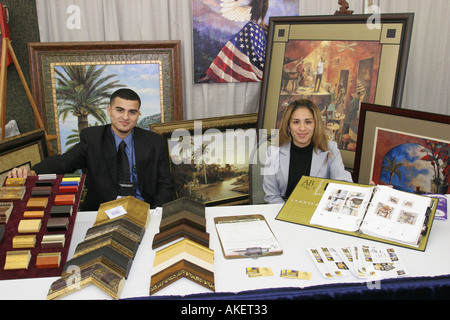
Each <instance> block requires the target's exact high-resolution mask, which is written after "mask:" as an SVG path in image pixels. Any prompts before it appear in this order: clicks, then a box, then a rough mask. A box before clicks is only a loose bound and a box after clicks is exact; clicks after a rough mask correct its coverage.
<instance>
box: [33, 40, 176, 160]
mask: <svg viewBox="0 0 450 320" xmlns="http://www.w3.org/2000/svg"><path fill="white" fill-rule="evenodd" d="M180 46H181V43H180V41H158V42H156V41H155V42H141V41H138V42H83V43H77V42H49V43H29V44H28V52H29V58H30V72H31V89H32V90H31V91H32V94H33V97H34V100H35V102H36V105H37V107H38V109H39V113H40V116H41V118H42V119H43V121H44V125H45V128H46V130H47V133H48V135H49V137H52V138H53V139H52V140H51V143H52V147H53V150H54V151H55V153H56V154H58V153H63V152H64V151H65V150H67V149H69V148H70V147H71V146H72V145H73V144H75V143H76V142H78V133H79V131H81V130H82V129H84V128H85V127H87V126H95V125H102V124H107V123H109V118H108V116H107V111H106V107H107V106H108V105H109V97H110V95H111V94H112V93H113V92H114V91H115V90H117V89H119V88H124V87H127V88H130V89H132V90H134V91H136V93H137V94H138V95H139V96H140V98H141V109H140V118H139V122H138V126H139V127H143V128H148V126H149V125H150V124H152V123H161V122H169V121H175V120H182V119H183V101H182V77H181V63H180ZM49 139H50V138H49Z"/></svg>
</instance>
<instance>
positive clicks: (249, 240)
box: [214, 215, 283, 259]
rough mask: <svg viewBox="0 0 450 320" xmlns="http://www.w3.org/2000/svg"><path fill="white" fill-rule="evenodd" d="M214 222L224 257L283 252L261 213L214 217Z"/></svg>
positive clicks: (249, 256)
mask: <svg viewBox="0 0 450 320" xmlns="http://www.w3.org/2000/svg"><path fill="white" fill-rule="evenodd" d="M214 224H215V227H216V230H217V234H218V237H219V241H220V244H221V246H222V251H223V254H224V256H225V258H226V259H233V258H258V257H262V256H267V255H279V254H282V253H283V250H282V248H281V246H280V244H279V242H278V240H277V239H276V237H275V235H274V233H273V232H272V230H271V229H270V227H269V224H268V223H267V221H266V219H265V218H264V216H263V215H241V216H229V217H216V218H214Z"/></svg>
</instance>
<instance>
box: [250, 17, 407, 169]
mask: <svg viewBox="0 0 450 320" xmlns="http://www.w3.org/2000/svg"><path fill="white" fill-rule="evenodd" d="M369 18H370V16H369V15H348V16H303V17H272V18H271V19H270V24H269V41H268V47H267V52H266V65H265V70H264V79H263V87H262V91H261V99H260V108H259V118H258V128H259V129H265V130H266V133H267V134H268V135H273V133H272V130H276V129H277V128H278V126H279V121H280V120H281V118H282V116H283V113H284V110H285V108H286V107H287V105H289V104H290V103H291V102H292V101H295V100H298V99H307V100H311V101H313V102H314V103H315V104H316V105H317V106H318V107H319V109H320V110H321V113H322V119H323V121H324V122H325V124H326V127H327V131H328V136H329V139H330V140H333V141H336V142H337V143H338V146H339V149H340V150H341V154H342V156H343V159H344V164H345V166H346V167H347V168H353V162H354V156H355V149H356V141H357V137H358V113H359V107H360V105H361V103H374V104H378V105H384V106H389V107H400V105H401V101H402V93H403V86H404V79H405V73H406V66H407V61H408V53H409V44H410V39H411V30H412V23H413V14H381V15H380V24H379V25H378V26H377V27H378V28H377V27H374V26H373V25H371V24H369V23H368V21H369Z"/></svg>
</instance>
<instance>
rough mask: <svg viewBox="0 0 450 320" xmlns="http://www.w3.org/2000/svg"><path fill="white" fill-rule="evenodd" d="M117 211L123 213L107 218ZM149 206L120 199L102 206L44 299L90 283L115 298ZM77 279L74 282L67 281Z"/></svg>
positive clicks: (127, 270)
mask: <svg viewBox="0 0 450 320" xmlns="http://www.w3.org/2000/svg"><path fill="white" fill-rule="evenodd" d="M117 208H120V210H121V211H123V212H124V214H122V215H120V216H117V217H115V218H110V212H111V211H114V210H116V209H117ZM149 209H150V206H149V204H147V203H145V202H143V201H140V200H139V199H136V198H134V197H124V198H120V199H117V200H113V201H110V202H106V203H104V204H102V205H101V206H100V208H99V210H98V212H97V218H96V221H95V223H94V225H93V226H92V227H91V228H89V229H88V230H87V232H86V236H85V238H84V241H83V242H81V243H79V244H78V245H77V247H76V249H75V253H74V255H73V258H72V259H71V260H69V261H67V263H66V264H65V265H64V270H63V272H62V274H61V278H60V279H58V280H56V281H55V282H53V283H52V285H51V286H50V289H49V292H48V294H47V299H49V300H53V299H60V298H62V297H64V296H66V295H69V294H71V293H73V292H75V291H78V290H80V289H82V288H84V287H86V286H89V285H91V284H93V285H95V286H97V287H99V288H100V289H101V290H103V291H104V292H105V293H107V294H108V295H109V296H111V297H112V298H114V299H119V298H120V294H121V291H122V288H123V285H124V284H125V280H126V278H127V277H128V274H129V272H130V269H131V266H132V262H133V259H134V256H135V254H136V251H137V250H138V248H139V244H140V243H141V241H142V238H143V236H144V233H145V228H146V227H147V224H148V220H149V216H150V215H149ZM74 274H76V275H77V276H78V277H77V283H76V284H71V282H70V281H69V279H74Z"/></svg>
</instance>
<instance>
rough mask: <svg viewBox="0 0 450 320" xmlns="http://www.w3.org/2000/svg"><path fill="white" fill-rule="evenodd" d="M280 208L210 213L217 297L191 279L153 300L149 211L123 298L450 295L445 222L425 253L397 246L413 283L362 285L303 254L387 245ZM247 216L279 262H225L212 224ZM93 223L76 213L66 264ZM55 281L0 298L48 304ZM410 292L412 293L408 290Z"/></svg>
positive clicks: (88, 215)
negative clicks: (273, 246)
mask: <svg viewBox="0 0 450 320" xmlns="http://www.w3.org/2000/svg"><path fill="white" fill-rule="evenodd" d="M281 207H282V206H281V205H253V206H233V207H209V208H206V218H207V232H209V234H210V248H211V249H213V250H214V251H215V258H214V259H215V262H214V268H215V272H214V274H215V288H216V291H215V292H212V291H209V290H208V289H206V288H204V287H202V286H200V285H198V284H196V283H194V282H192V281H190V280H188V279H186V278H182V279H180V280H178V281H176V282H175V283H173V284H171V285H169V286H167V287H165V288H164V289H162V290H160V291H158V292H157V293H156V294H155V295H152V296H150V297H149V285H150V275H151V270H152V265H153V259H154V257H155V251H154V250H153V249H152V240H153V237H154V235H155V234H156V233H158V228H159V223H160V221H161V213H160V212H159V211H152V213H151V220H150V222H149V225H148V227H147V230H146V233H145V236H144V238H143V241H142V243H141V245H140V246H139V249H138V252H137V254H136V256H135V259H134V262H133V265H132V268H131V271H130V274H129V277H128V279H127V280H126V283H125V286H124V288H123V291H122V294H121V296H120V298H121V299H127V298H141V299H146V298H150V299H168V298H170V299H174V298H181V297H183V298H193V299H215V298H225V299H230V298H233V297H234V298H242V299H254V298H261V299H270V298H271V297H273V298H276V297H281V298H284V297H289V296H290V295H291V296H293V297H299V296H301V295H302V294H303V293H307V292H311V294H318V292H322V293H325V294H327V292H329V290H336V289H342V290H355V292H356V291H361V290H366V289H368V288H369V289H370V288H372V290H380V289H386V288H388V287H389V286H391V285H392V284H393V283H394V284H395V285H398V284H399V283H400V285H402V284H401V283H402V281H403V286H404V288H405V289H406V290H409V289H408V286H415V287H416V286H417V285H419V286H420V287H421V288H427V287H430V288H431V287H432V286H435V287H436V288H437V289H438V290H440V291H439V294H440V295H442V294H447V293H448V292H450V289H449V287H450V276H449V275H450V250H449V248H448V246H449V244H450V227H449V223H448V222H447V221H441V220H436V221H434V223H433V227H432V231H431V235H430V238H429V240H428V245H427V248H426V250H425V252H421V251H416V250H412V249H406V248H401V247H396V250H398V254H399V255H400V258H401V259H402V260H403V262H404V264H405V266H406V269H407V270H408V272H409V275H408V278H406V279H404V280H399V281H400V282H398V281H397V280H395V279H394V280H385V281H382V282H380V283H369V284H368V283H366V282H365V281H364V280H361V279H357V278H355V277H348V278H345V279H342V280H327V279H324V278H323V277H322V276H321V275H320V273H319V272H318V270H317V269H316V266H315V265H314V263H313V261H312V260H311V258H310V256H309V255H308V253H307V251H306V249H307V248H310V247H314V246H328V247H338V246H350V245H358V244H368V245H374V246H386V245H385V244H383V243H380V242H373V241H368V240H364V239H359V238H356V237H352V236H347V235H342V234H338V233H334V232H330V231H324V230H320V229H316V228H312V227H306V226H301V225H297V224H292V223H287V222H283V221H278V220H275V218H276V216H277V214H278V212H279V210H280V209H281ZM247 214H262V215H264V216H265V218H266V220H267V222H268V224H269V226H270V227H271V229H272V231H273V233H274V234H275V236H276V237H277V239H278V241H279V242H280V244H281V246H282V248H283V254H282V255H277V256H267V257H261V258H258V259H251V258H246V259H225V258H224V256H223V253H222V249H221V246H220V243H219V240H218V237H217V232H216V230H215V227H214V221H213V219H214V217H222V216H231V215H247ZM95 217H96V212H79V213H78V215H77V220H76V224H75V229H74V234H73V238H72V243H71V247H70V250H69V255H68V256H69V258H71V257H72V256H73V252H74V250H75V247H76V245H77V244H78V243H80V242H81V241H83V239H84V236H85V234H86V231H87V229H88V228H90V227H91V226H92V225H93V223H94V220H95ZM246 267H270V268H272V270H273V273H274V275H273V276H270V277H257V278H249V277H248V276H247V275H246V272H245V271H246V270H245V268H246ZM282 269H293V270H299V271H308V272H312V278H311V280H299V279H287V278H281V277H280V276H279V275H280V271H281V270H282ZM57 279H58V278H55V277H51V278H38V279H25V280H4V281H1V282H0V299H3V300H4V299H35V300H40V299H46V296H47V292H48V289H49V287H50V285H51V284H52V283H53V282H54V281H55V280H57ZM383 286H384V287H383ZM302 288H303V289H302ZM413 289H414V288H411V290H413ZM236 293H238V294H236ZM300 293H301V294H300ZM186 295H188V297H186ZM65 299H108V300H109V299H111V297H110V296H108V295H107V294H106V293H104V292H103V291H101V290H100V289H99V288H98V287H96V286H94V285H91V286H89V287H86V288H84V289H81V290H79V291H77V292H75V293H72V294H70V295H68V296H67V297H66V298H65Z"/></svg>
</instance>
